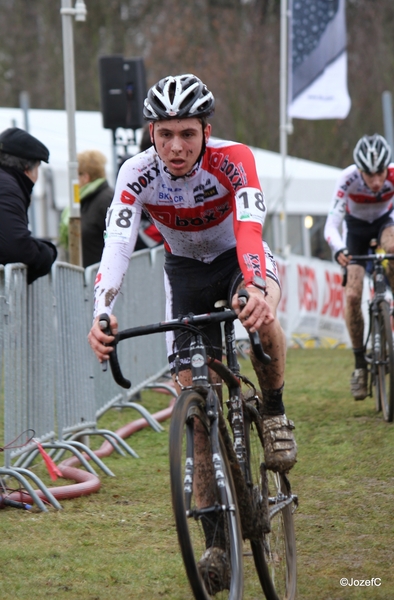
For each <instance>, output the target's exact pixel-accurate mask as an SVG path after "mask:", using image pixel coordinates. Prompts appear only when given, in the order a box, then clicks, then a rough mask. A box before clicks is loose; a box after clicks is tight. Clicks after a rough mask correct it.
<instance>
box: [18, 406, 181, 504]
mask: <svg viewBox="0 0 394 600" xmlns="http://www.w3.org/2000/svg"><path fill="white" fill-rule="evenodd" d="M174 404H175V398H172V399H171V402H170V405H169V406H168V408H165V409H163V410H161V411H159V412H157V413H155V414H154V415H152V416H153V417H154V418H155V419H156V421H159V422H160V421H165V420H166V419H169V418H170V417H171V414H172V410H173V407H174ZM148 426H149V423H148V422H147V421H146V419H144V418H141V419H137V420H136V421H131V423H128V424H127V425H124V426H123V427H121V428H120V429H118V431H116V432H115V433H117V434H118V436H120V437H121V438H122V439H125V438H127V437H129V436H130V435H132V434H133V433H136V432H137V431H140V430H141V429H143V428H144V427H148ZM113 451H114V448H113V446H112V444H110V443H109V442H107V441H105V442H104V443H103V444H102V445H101V447H100V448H99V449H98V450H96V451H95V455H96V456H98V457H99V458H101V457H103V456H109V455H110V454H111V453H112V452H113ZM84 457H85V458H86V459H87V460H89V456H87V455H85V454H84ZM79 464H80V462H79V460H78V458H77V457H76V456H71V457H70V458H67V459H66V460H64V461H63V462H61V463H60V464H59V465H58V468H59V469H60V471H61V472H62V476H63V477H64V479H73V480H74V481H76V482H77V483H74V484H71V485H64V486H60V487H55V488H48V489H49V491H50V492H51V493H52V495H53V496H54V497H55V498H56V499H57V500H65V499H70V498H78V497H79V496H88V495H89V494H92V493H93V492H97V491H98V490H99V489H100V487H101V481H100V479H99V478H98V477H97V475H94V474H93V473H88V472H87V471H84V470H82V469H77V468H76V466H77V465H79ZM35 492H36V494H37V496H39V498H41V499H42V500H43V501H44V502H46V501H47V499H46V496H45V494H44V493H43V492H42V491H41V490H35ZM21 495H23V502H26V503H33V502H34V501H33V498H31V496H30V494H28V493H27V492H23V493H21V492H12V493H11V494H9V496H8V497H9V498H10V499H11V500H17V501H19V502H21Z"/></svg>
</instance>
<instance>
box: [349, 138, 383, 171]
mask: <svg viewBox="0 0 394 600" xmlns="http://www.w3.org/2000/svg"><path fill="white" fill-rule="evenodd" d="M353 157H354V162H355V163H356V165H357V167H358V168H359V169H360V171H364V172H365V173H368V174H369V175H373V174H374V173H381V172H382V171H384V169H386V168H387V166H388V165H389V163H390V160H391V148H390V146H389V145H388V143H387V142H386V140H385V139H384V137H383V136H381V135H379V134H378V133H374V134H373V135H364V136H363V137H362V138H361V139H360V140H359V141H358V142H357V145H356V147H355V149H354V152H353Z"/></svg>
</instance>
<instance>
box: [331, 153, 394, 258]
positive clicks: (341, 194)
mask: <svg viewBox="0 0 394 600" xmlns="http://www.w3.org/2000/svg"><path fill="white" fill-rule="evenodd" d="M393 196H394V163H391V164H390V165H389V167H388V170H387V178H386V180H385V182H384V184H383V186H382V188H381V189H380V190H379V192H377V193H375V192H373V191H372V190H370V189H369V187H368V186H367V185H366V183H365V182H364V180H363V178H362V176H361V173H360V171H359V169H358V168H357V166H356V165H351V166H350V167H347V168H346V169H344V171H342V173H341V175H340V177H339V179H338V181H337V184H336V187H335V191H334V195H333V198H332V202H331V208H330V212H329V213H328V217H327V221H326V224H325V228H324V237H325V239H326V241H327V243H328V244H329V246H330V248H331V250H332V251H333V253H334V254H335V253H336V252H338V251H339V250H342V249H343V248H344V247H345V242H344V240H343V237H342V231H341V230H342V224H343V220H344V219H345V218H346V215H350V216H352V217H355V218H356V219H360V220H362V221H366V222H367V223H372V222H373V221H376V219H379V218H380V217H382V216H383V215H384V214H386V213H389V212H390V211H391V210H392V208H393Z"/></svg>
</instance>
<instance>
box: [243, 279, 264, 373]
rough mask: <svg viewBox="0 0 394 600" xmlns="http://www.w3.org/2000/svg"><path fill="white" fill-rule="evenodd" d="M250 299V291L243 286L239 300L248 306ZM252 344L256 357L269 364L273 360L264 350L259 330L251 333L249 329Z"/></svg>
mask: <svg viewBox="0 0 394 600" xmlns="http://www.w3.org/2000/svg"><path fill="white" fill-rule="evenodd" d="M248 300H249V293H248V291H247V290H246V289H244V288H242V289H241V290H239V291H238V301H239V304H240V305H241V307H242V308H244V306H246V304H247V302H248ZM248 335H249V340H250V345H251V346H252V350H253V353H254V355H255V357H256V358H257V359H258V360H259V361H260V362H262V363H263V364H264V365H269V364H270V362H271V357H270V356H269V354H266V353H265V352H264V348H263V346H262V343H261V340H260V336H259V334H258V332H257V331H255V332H253V333H251V332H250V331H248Z"/></svg>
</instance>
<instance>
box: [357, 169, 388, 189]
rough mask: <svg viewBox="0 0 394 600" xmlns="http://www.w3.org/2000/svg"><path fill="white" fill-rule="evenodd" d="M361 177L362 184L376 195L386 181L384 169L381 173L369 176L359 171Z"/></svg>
mask: <svg viewBox="0 0 394 600" xmlns="http://www.w3.org/2000/svg"><path fill="white" fill-rule="evenodd" d="M361 177H362V178H363V179H364V182H365V183H366V185H367V186H368V187H369V189H370V190H372V191H373V192H375V194H376V192H378V191H379V190H381V189H382V186H383V184H384V182H385V181H386V177H387V169H385V170H384V171H382V172H381V173H374V174H373V175H369V174H368V173H365V172H364V171H361Z"/></svg>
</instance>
